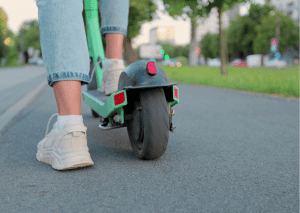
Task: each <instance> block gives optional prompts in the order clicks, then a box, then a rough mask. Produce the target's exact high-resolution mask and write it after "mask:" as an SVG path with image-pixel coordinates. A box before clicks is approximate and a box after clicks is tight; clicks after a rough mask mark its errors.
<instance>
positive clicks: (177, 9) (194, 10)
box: [163, 0, 206, 66]
mask: <svg viewBox="0 0 300 213" xmlns="http://www.w3.org/2000/svg"><path fill="white" fill-rule="evenodd" d="M163 2H164V4H165V11H166V12H167V13H168V14H169V15H170V16H172V17H173V18H177V19H178V18H183V19H184V20H187V19H188V18H189V19H190V23H191V34H190V38H191V43H190V45H189V57H188V58H189V66H196V65H197V64H198V56H197V53H196V50H197V46H198V45H197V41H196V28H197V26H198V24H197V19H198V18H199V17H202V16H204V15H205V14H206V10H205V8H202V5H201V4H198V1H197V0H176V1H174V0H163Z"/></svg>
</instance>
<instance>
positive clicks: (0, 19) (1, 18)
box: [0, 7, 7, 27]
mask: <svg viewBox="0 0 300 213" xmlns="http://www.w3.org/2000/svg"><path fill="white" fill-rule="evenodd" d="M0 23H1V24H3V25H4V26H6V27H7V15H6V13H5V12H4V10H3V8H2V7H0Z"/></svg>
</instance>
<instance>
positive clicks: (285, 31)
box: [253, 11, 299, 54]
mask: <svg viewBox="0 0 300 213" xmlns="http://www.w3.org/2000/svg"><path fill="white" fill-rule="evenodd" d="M277 15H279V16H280V40H279V43H280V45H279V51H284V50H285V49H287V48H289V47H291V46H293V47H299V25H297V24H296V23H295V22H294V21H293V20H292V19H291V18H290V17H289V16H288V15H285V14H283V13H282V12H279V11H277V12H276V13H275V15H271V14H268V15H265V16H263V17H262V21H261V24H260V25H258V26H256V32H257V36H256V38H255V40H254V43H253V49H254V53H256V54H258V53H268V52H270V45H271V44H270V41H271V39H272V38H274V37H275V32H276V25H277Z"/></svg>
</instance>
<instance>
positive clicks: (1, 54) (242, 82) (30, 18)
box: [0, 0, 300, 97]
mask: <svg viewBox="0 0 300 213" xmlns="http://www.w3.org/2000/svg"><path fill="white" fill-rule="evenodd" d="M172 2H173V1H172V0H130V8H129V22H128V35H127V37H126V38H125V39H124V48H123V51H124V54H123V57H124V60H125V62H126V64H127V65H129V64H131V63H133V62H135V61H136V60H141V59H150V60H153V61H155V62H156V63H157V64H159V65H161V66H163V67H164V69H165V71H166V72H167V73H168V75H169V77H170V78H171V79H172V80H173V81H177V82H179V83H190V84H202V85H211V86H217V87H223V88H232V89H240V90H249V91H255V92H262V93H272V94H281V95H284V96H296V97H298V96H299V23H300V19H299V1H298V0H286V1H281V0H251V1H250V0H235V1H233V0H227V1H221V0H215V1H208V0H194V1H192V0H190V1H185V0H180V1H177V3H176V4H172ZM83 17H85V14H84V12H83ZM100 21H101V19H100ZM0 41H1V42H0V66H1V67H13V66H24V65H27V66H28V65H34V66H36V65H37V66H44V62H43V55H42V51H41V46H40V39H39V26H38V8H37V6H36V3H35V1H34V0H23V1H21V2H20V1H17V0H10V1H1V2H0ZM103 43H104V47H105V39H103ZM225 77H227V78H225Z"/></svg>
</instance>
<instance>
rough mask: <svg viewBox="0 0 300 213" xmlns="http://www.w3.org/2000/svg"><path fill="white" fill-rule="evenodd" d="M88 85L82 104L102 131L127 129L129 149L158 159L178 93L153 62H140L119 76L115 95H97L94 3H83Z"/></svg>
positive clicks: (98, 44)
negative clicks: (88, 71) (87, 49)
mask: <svg viewBox="0 0 300 213" xmlns="http://www.w3.org/2000/svg"><path fill="white" fill-rule="evenodd" d="M84 10H85V14H86V26H87V27H86V28H87V41H88V48H89V55H90V59H91V60H90V61H91V67H90V76H91V82H90V84H89V85H88V90H87V91H86V92H82V97H83V100H84V101H85V102H86V103H87V104H88V105H89V106H90V107H91V108H92V114H93V116H94V117H100V123H101V124H100V125H99V127H100V128H101V129H104V130H111V129H115V128H121V127H127V132H128V136H129V139H130V143H131V147H132V149H133V151H134V153H135V155H136V156H137V157H138V158H140V159H145V160H151V159H156V158H159V157H160V156H162V155H163V154H164V152H165V151H166V149H167V145H168V140H169V131H172V132H173V130H174V128H175V127H174V126H173V123H172V116H173V115H174V113H175V111H174V110H173V109H172V108H171V107H173V106H174V105H175V104H178V103H179V90H178V87H176V86H175V85H176V83H171V82H170V80H169V78H168V76H167V75H166V73H165V72H164V71H163V70H162V69H161V68H160V67H159V66H157V64H155V63H154V62H153V61H149V60H140V61H137V62H135V63H132V64H130V65H129V66H127V67H126V68H125V69H124V70H123V71H122V73H121V76H120V78H119V84H118V92H115V93H113V94H111V95H110V96H106V95H105V94H104V93H101V92H100V88H101V82H102V76H103V69H102V68H103V60H104V59H105V55H104V50H103V44H102V39H101V36H100V30H99V29H100V26H99V17H98V3H97V0H84Z"/></svg>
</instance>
